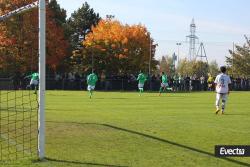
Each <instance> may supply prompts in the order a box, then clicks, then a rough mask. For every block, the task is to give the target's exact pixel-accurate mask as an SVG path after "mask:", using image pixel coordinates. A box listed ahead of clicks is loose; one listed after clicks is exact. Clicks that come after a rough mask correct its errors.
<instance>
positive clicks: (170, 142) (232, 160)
mask: <svg viewBox="0 0 250 167" xmlns="http://www.w3.org/2000/svg"><path fill="white" fill-rule="evenodd" d="M48 122H50V123H68V124H77V125H97V126H105V127H108V128H112V129H115V130H119V131H123V132H126V133H130V134H134V135H139V136H142V137H145V138H149V139H152V140H156V141H159V142H162V143H167V144H171V145H174V146H176V147H180V148H184V149H187V150H190V151H193V152H197V153H200V154H203V155H207V156H211V157H213V158H218V157H215V155H214V154H212V153H210V152H206V151H203V150H199V149H197V148H193V147H190V146H186V145H183V144H179V143H176V142H173V141H170V140H167V139H162V138H159V137H156V136H152V135H148V134H145V133H141V132H137V131H133V130H129V129H125V128H121V127H117V126H113V125H109V124H98V123H80V122H53V121H48ZM220 159H223V160H225V161H229V162H232V163H235V164H238V165H242V166H247V167H249V166H250V164H249V163H246V162H241V161H238V160H234V159H231V158H227V157H220Z"/></svg>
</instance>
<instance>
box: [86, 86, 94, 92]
mask: <svg viewBox="0 0 250 167" xmlns="http://www.w3.org/2000/svg"><path fill="white" fill-rule="evenodd" d="M87 89H88V91H90V90H94V89H95V86H91V85H88V88H87Z"/></svg>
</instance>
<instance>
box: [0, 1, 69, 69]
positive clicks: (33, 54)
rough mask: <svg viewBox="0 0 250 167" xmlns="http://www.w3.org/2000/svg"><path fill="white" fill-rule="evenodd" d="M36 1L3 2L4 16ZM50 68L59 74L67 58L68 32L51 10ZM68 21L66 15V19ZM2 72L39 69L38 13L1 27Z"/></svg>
mask: <svg viewBox="0 0 250 167" xmlns="http://www.w3.org/2000/svg"><path fill="white" fill-rule="evenodd" d="M33 1H34V0H2V1H1V9H0V13H1V14H5V13H7V12H8V11H12V10H14V9H16V8H18V7H22V6H24V5H27V4H29V3H31V2H33ZM46 17H47V22H46V31H47V32H46V38H47V39H46V45H47V66H48V67H49V68H50V69H53V70H56V68H57V66H58V65H59V64H60V62H61V60H63V59H64V57H65V56H66V54H67V47H68V45H69V44H68V42H67V40H65V37H64V30H63V28H62V26H61V25H59V24H57V23H56V21H55V19H54V18H55V13H54V11H53V9H52V8H50V6H47V16H46ZM65 17H66V15H65ZM0 30H4V31H1V33H0V40H1V42H0V57H1V58H0V68H2V71H3V70H5V71H7V72H8V73H9V72H15V71H20V72H27V71H34V70H37V69H38V10H37V9H32V10H29V11H27V12H24V13H22V14H19V15H16V16H13V17H11V18H9V19H8V20H6V21H4V22H1V23H0Z"/></svg>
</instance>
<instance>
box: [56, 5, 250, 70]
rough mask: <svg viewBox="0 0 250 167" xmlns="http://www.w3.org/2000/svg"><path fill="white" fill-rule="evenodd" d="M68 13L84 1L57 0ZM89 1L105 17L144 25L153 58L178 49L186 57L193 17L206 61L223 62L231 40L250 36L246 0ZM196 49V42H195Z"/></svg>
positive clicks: (242, 39) (242, 40) (231, 43)
mask: <svg viewBox="0 0 250 167" xmlns="http://www.w3.org/2000/svg"><path fill="white" fill-rule="evenodd" d="M58 2H59V4H60V5H61V7H63V8H64V9H66V10H67V14H68V16H70V14H71V13H72V12H73V11H75V10H77V9H78V8H79V7H81V5H82V4H83V3H84V2H85V1H84V0H58ZM87 2H88V4H89V5H90V6H91V8H93V9H94V10H95V12H97V13H99V14H100V15H101V17H103V18H105V16H106V15H107V14H109V15H110V14H111V15H115V18H116V19H118V20H120V21H121V22H122V23H128V24H138V23H141V24H143V25H145V26H146V27H147V28H148V30H149V31H150V32H151V34H152V37H153V38H154V39H155V42H156V43H158V48H157V53H156V57H157V58H158V59H160V57H161V56H162V55H166V54H168V55H172V54H173V53H174V52H176V53H177V52H178V49H177V46H176V43H177V42H181V43H182V45H181V46H180V57H182V58H184V57H187V56H188V47H189V45H188V43H187V39H186V36H187V35H189V25H190V23H191V20H192V18H194V19H195V23H196V26H197V33H196V35H197V36H198V37H199V42H203V43H204V45H205V49H206V53H207V57H208V60H209V61H211V60H216V61H217V62H218V63H219V64H220V65H223V64H225V56H228V49H232V47H233V42H235V43H236V44H243V43H244V42H245V40H244V35H245V34H246V35H248V36H250V21H249V18H250V13H249V6H250V1H249V0H200V1H198V0H87ZM197 49H198V45H197Z"/></svg>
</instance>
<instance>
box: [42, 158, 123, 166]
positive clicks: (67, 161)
mask: <svg viewBox="0 0 250 167" xmlns="http://www.w3.org/2000/svg"><path fill="white" fill-rule="evenodd" d="M46 161H51V162H58V163H69V164H75V165H91V166H105V167H106V166H108V167H127V166H119V165H110V164H99V163H91V162H80V161H70V160H60V159H54V158H45V162H46ZM37 162H39V161H37ZM40 162H43V161H40Z"/></svg>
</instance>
